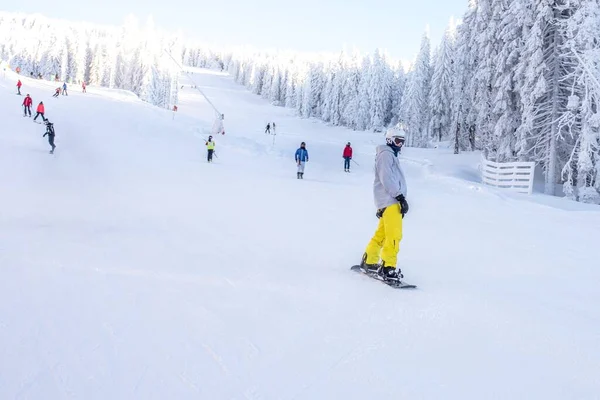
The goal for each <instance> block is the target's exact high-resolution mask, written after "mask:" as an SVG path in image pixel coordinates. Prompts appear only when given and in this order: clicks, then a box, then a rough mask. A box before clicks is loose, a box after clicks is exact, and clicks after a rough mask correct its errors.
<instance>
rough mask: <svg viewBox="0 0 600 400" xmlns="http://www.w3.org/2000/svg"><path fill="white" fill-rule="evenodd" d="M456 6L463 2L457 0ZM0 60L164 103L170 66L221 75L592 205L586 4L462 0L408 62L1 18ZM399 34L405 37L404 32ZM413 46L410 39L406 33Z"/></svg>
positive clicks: (599, 183)
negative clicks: (458, 10)
mask: <svg viewBox="0 0 600 400" xmlns="http://www.w3.org/2000/svg"><path fill="white" fill-rule="evenodd" d="M465 1H467V0H465ZM0 37H7V38H8V39H7V40H5V41H0V59H3V60H7V61H9V62H10V63H11V65H17V64H18V65H20V66H21V68H22V70H23V71H24V72H26V73H28V72H33V73H37V72H39V73H42V74H43V75H44V76H45V77H46V76H47V77H51V76H54V74H56V73H58V74H59V75H60V79H61V80H63V81H69V82H78V81H81V80H85V81H87V82H89V83H90V84H97V85H103V86H107V87H115V88H123V89H128V90H132V91H133V92H134V93H136V94H137V95H138V96H140V97H141V98H142V99H144V100H146V101H149V102H151V103H153V104H156V105H159V106H163V107H169V106H171V105H174V104H176V96H177V82H176V79H177V73H178V71H177V68H176V66H175V65H174V63H169V60H168V59H165V58H166V57H165V54H164V50H165V49H168V50H169V51H170V52H171V53H172V54H173V55H175V58H176V59H177V61H178V62H179V61H181V62H182V63H183V64H185V65H188V66H193V67H205V68H214V69H218V70H224V71H227V72H228V73H229V74H230V75H231V76H232V77H233V79H235V81H236V82H238V83H240V84H242V85H245V86H246V87H248V89H249V90H251V91H252V92H254V93H256V94H257V95H260V96H262V97H264V98H266V99H268V100H269V101H270V102H272V103H273V104H275V105H279V106H282V107H289V108H293V109H295V110H296V111H297V113H298V115H299V116H301V117H304V118H318V119H321V120H323V121H325V122H326V123H329V124H331V125H341V126H347V127H349V128H351V129H355V130H374V131H383V130H385V128H386V127H388V126H390V125H395V124H398V123H401V124H403V125H404V126H405V127H406V129H407V132H408V138H407V144H408V145H409V146H415V147H429V146H432V145H434V144H435V143H436V142H446V143H449V144H450V145H451V147H452V148H454V151H455V153H459V152H462V151H475V150H480V151H482V153H483V154H484V155H485V157H486V158H488V159H490V160H494V161H500V162H504V161H535V162H536V163H537V164H538V165H539V166H541V167H542V168H543V171H544V176H545V179H546V193H548V194H559V193H560V189H559V190H557V186H559V185H560V186H562V191H563V192H564V193H565V194H566V195H567V196H569V197H571V198H573V199H575V200H578V201H584V202H592V203H599V204H600V116H599V114H598V101H599V96H600V82H599V80H600V6H599V5H598V2H597V1H589V0H470V4H469V7H468V9H467V11H466V13H465V15H464V16H463V18H462V20H461V21H460V22H458V23H454V22H451V23H450V25H449V26H448V28H447V30H446V32H445V34H444V36H443V38H442V40H441V43H439V45H437V46H436V47H435V49H433V51H432V48H431V43H430V40H429V37H428V35H424V36H423V37H422V38H421V47H420V52H419V54H417V55H416V57H415V59H414V60H413V62H412V63H411V65H402V64H401V63H399V62H395V61H393V60H392V59H391V58H390V57H389V56H388V55H387V54H386V52H384V51H381V50H376V51H375V52H373V53H372V54H369V55H363V54H359V53H358V52H356V51H352V52H346V51H343V52H341V53H339V54H329V55H327V54H325V55H309V54H299V53H291V52H277V53H273V52H261V51H251V50H248V49H233V50H224V49H214V48H210V47H208V46H202V45H195V44H185V43H184V42H183V40H182V39H181V38H180V37H179V36H169V35H165V34H158V33H156V31H155V29H154V28H153V26H152V24H148V25H147V26H145V27H144V28H139V27H138V26H137V24H135V23H133V22H132V21H129V22H128V23H126V24H125V25H124V26H123V27H121V28H98V27H90V26H89V25H78V24H68V23H65V22H64V21H56V20H48V19H45V18H42V17H39V16H20V15H14V14H2V13H0ZM403 40H407V39H406V38H404V39H403ZM417 40H418V39H417Z"/></svg>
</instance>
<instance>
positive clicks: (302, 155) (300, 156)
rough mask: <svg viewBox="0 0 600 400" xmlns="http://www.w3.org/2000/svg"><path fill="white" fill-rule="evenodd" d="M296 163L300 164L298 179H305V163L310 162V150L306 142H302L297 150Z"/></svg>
mask: <svg viewBox="0 0 600 400" xmlns="http://www.w3.org/2000/svg"><path fill="white" fill-rule="evenodd" d="M295 158H296V164H298V179H304V165H305V164H306V163H307V162H308V150H306V143H304V142H302V143H301V144H300V148H299V149H298V150H296V157H295Z"/></svg>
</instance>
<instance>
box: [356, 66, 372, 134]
mask: <svg viewBox="0 0 600 400" xmlns="http://www.w3.org/2000/svg"><path fill="white" fill-rule="evenodd" d="M371 73H372V70H371V57H369V56H367V57H364V58H363V62H362V66H361V69H360V86H359V87H358V94H357V102H358V107H357V110H356V117H355V118H356V119H355V121H354V123H355V125H356V129H360V130H363V131H364V130H365V129H370V128H371V97H370V88H369V85H370V84H371Z"/></svg>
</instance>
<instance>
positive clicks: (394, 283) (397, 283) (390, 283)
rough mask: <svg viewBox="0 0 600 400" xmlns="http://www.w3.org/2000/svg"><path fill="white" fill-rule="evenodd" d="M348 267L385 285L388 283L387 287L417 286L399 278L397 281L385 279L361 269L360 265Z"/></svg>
mask: <svg viewBox="0 0 600 400" xmlns="http://www.w3.org/2000/svg"><path fill="white" fill-rule="evenodd" d="M350 269H351V270H352V271H354V272H358V273H361V274H363V275H366V276H368V277H369V278H373V279H375V280H376V281H379V282H381V283H383V284H385V285H388V286H389V287H391V288H394V289H416V287H417V286H416V285H412V284H410V283H406V282H404V281H403V280H399V281H386V280H385V279H383V277H382V276H380V275H379V274H378V273H377V272H370V271H365V270H364V269H362V268H361V267H360V265H353V266H352V267H351V268H350Z"/></svg>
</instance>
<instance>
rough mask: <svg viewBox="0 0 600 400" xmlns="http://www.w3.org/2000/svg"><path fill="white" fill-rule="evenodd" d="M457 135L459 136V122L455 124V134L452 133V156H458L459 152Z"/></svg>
mask: <svg viewBox="0 0 600 400" xmlns="http://www.w3.org/2000/svg"><path fill="white" fill-rule="evenodd" d="M459 135H460V122H457V123H456V132H455V133H454V154H458V152H459V150H460V144H459V141H458V140H459Z"/></svg>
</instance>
